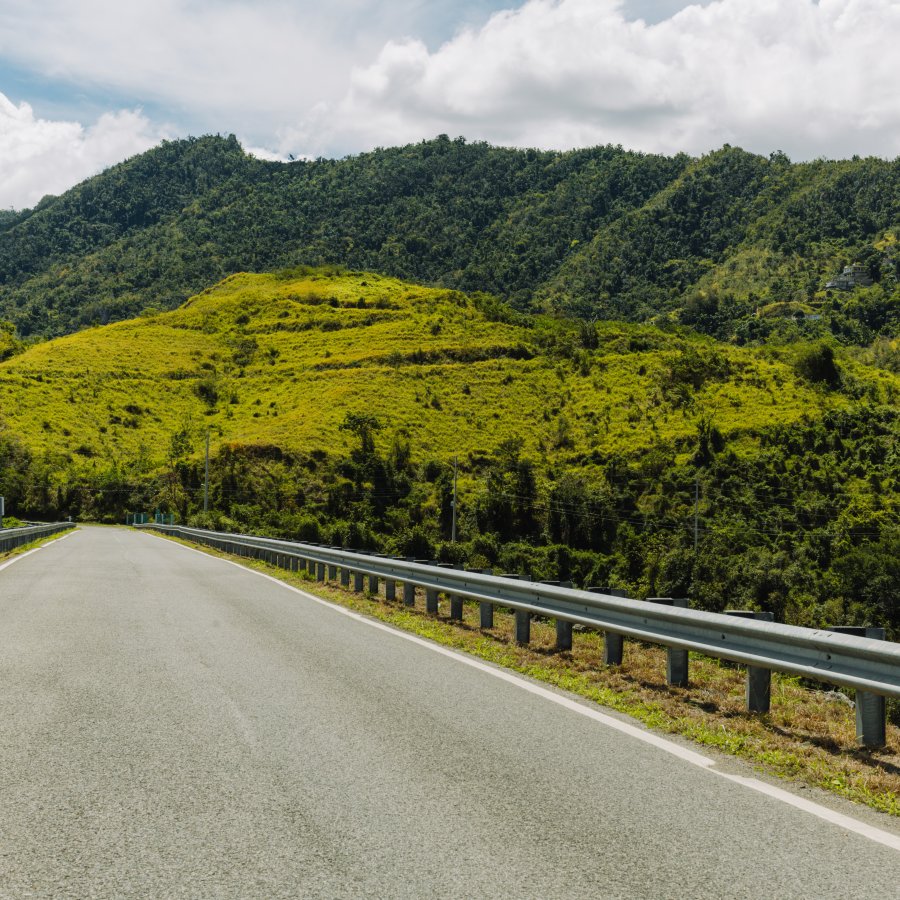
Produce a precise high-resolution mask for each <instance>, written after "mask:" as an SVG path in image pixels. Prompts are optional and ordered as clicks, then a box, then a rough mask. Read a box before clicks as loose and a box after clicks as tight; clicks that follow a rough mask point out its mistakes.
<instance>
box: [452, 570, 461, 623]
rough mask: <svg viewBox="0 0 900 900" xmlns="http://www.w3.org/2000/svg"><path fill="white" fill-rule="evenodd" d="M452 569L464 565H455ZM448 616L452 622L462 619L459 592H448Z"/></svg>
mask: <svg viewBox="0 0 900 900" xmlns="http://www.w3.org/2000/svg"><path fill="white" fill-rule="evenodd" d="M453 568H454V569H463V568H465V567H464V566H460V565H455V566H454V567H453ZM450 618H451V619H452V620H453V621H454V622H462V620H463V599H462V597H460V595H459V594H450Z"/></svg>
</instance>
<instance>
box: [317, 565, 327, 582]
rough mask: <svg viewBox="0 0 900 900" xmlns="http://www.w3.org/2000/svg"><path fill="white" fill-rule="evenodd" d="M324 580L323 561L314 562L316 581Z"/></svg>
mask: <svg viewBox="0 0 900 900" xmlns="http://www.w3.org/2000/svg"><path fill="white" fill-rule="evenodd" d="M324 580H325V563H323V562H320V563H316V581H324Z"/></svg>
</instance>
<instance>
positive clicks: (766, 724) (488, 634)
mask: <svg viewBox="0 0 900 900" xmlns="http://www.w3.org/2000/svg"><path fill="white" fill-rule="evenodd" d="M172 540H178V541H179V543H189V542H187V541H181V540H179V539H177V538H172ZM191 546H195V545H193V544H191ZM199 549H202V550H203V552H205V553H209V554H211V555H214V556H220V557H228V558H233V559H236V560H237V561H238V562H240V563H241V564H242V565H246V566H248V567H250V568H254V569H259V570H261V571H264V572H266V573H267V574H270V575H273V576H275V577H276V578H279V579H281V580H283V581H285V582H287V583H289V584H293V585H296V586H299V587H302V588H303V589H304V590H307V591H309V592H311V593H314V594H317V595H318V596H321V597H324V598H325V599H327V600H330V601H332V602H334V603H337V604H339V605H341V606H345V607H348V608H350V609H354V610H356V611H358V612H361V613H363V614H364V615H367V616H371V617H373V618H376V619H379V620H381V621H383V622H387V623H389V624H391V625H393V626H395V627H398V628H401V629H403V630H405V631H410V632H413V633H415V634H418V635H421V636H422V637H426V638H429V639H430V640H433V641H436V642H437V643H440V644H444V645H447V646H450V647H454V648H456V649H459V650H462V651H464V652H466V653H471V654H473V655H475V656H478V657H481V658H482V659H485V660H488V661H490V662H492V663H495V664H497V665H500V666H504V667H506V668H509V669H512V670H514V671H517V672H521V673H522V674H524V675H527V676H528V677H531V678H534V679H536V680H538V681H543V682H546V683H549V684H552V685H555V686H556V687H559V688H562V689H564V690H567V691H571V692H572V693H575V694H578V695H580V696H582V697H585V698H587V699H588V700H593V701H595V702H596V703H599V704H601V705H603V706H606V707H608V708H611V709H615V710H617V711H619V712H622V713H625V714H627V715H630V716H633V717H634V718H636V719H638V720H640V721H641V722H643V723H645V724H646V725H648V726H649V727H652V728H656V729H660V730H662V731H667V732H669V733H672V734H678V735H681V736H683V737H686V738H689V739H690V740H692V741H696V742H697V743H699V744H701V745H704V746H707V747H712V748H715V749H716V750H718V751H721V752H723V753H727V754H730V755H733V756H738V757H741V758H743V759H745V760H747V761H748V762H750V763H751V764H753V765H754V766H755V767H756V768H757V769H758V770H760V771H762V772H765V773H768V774H770V775H775V776H778V777H782V778H788V779H792V780H796V781H800V782H804V783H806V784H810V785H814V786H816V787H820V788H823V789H825V790H827V791H830V792H832V793H835V794H839V795H841V796H843V797H846V798H848V799H850V800H853V801H856V802H859V803H865V804H867V805H869V806H872V807H874V808H875V809H878V810H880V811H882V812H885V813H888V814H890V815H893V816H900V730H898V729H897V728H896V727H895V726H893V725H890V724H889V725H888V728H887V746H886V747H885V748H884V749H882V750H878V751H868V750H864V749H862V748H860V747H859V746H858V745H857V742H856V727H855V716H854V712H853V709H852V708H851V707H850V706H849V705H848V704H846V703H844V702H840V699H841V698H840V695H838V694H836V693H835V692H831V691H829V690H828V688H827V686H826V685H820V688H821V690H816V689H811V688H810V687H807V686H804V685H803V684H801V682H800V679H798V678H796V677H793V676H786V675H781V674H779V673H777V672H776V673H773V676H772V708H771V711H770V712H769V713H768V714H766V715H759V714H750V713H747V712H746V709H745V706H744V702H745V701H744V678H745V674H744V670H743V669H742V668H740V667H738V666H735V665H731V664H728V663H722V662H720V661H718V660H715V659H711V658H709V657H706V656H702V655H700V654H694V653H692V654H690V686H689V687H687V688H679V687H672V686H669V685H667V684H666V680H665V671H666V657H665V650H664V649H663V648H661V647H656V646H651V645H647V644H642V643H637V642H630V641H629V642H626V649H625V657H624V661H623V665H622V666H606V665H604V664H603V662H602V654H603V637H602V635H600V634H597V633H593V632H585V633H576V634H575V635H574V641H573V647H572V651H571V652H557V651H556V650H555V648H554V645H555V640H556V629H555V626H554V625H553V623H552V622H544V621H540V620H535V621H534V622H533V623H532V627H531V642H530V644H529V645H528V646H522V645H519V644H517V643H516V640H515V627H514V622H513V617H512V616H511V615H508V614H503V613H500V612H498V613H497V614H496V615H495V619H494V622H495V627H494V628H493V629H490V630H487V631H486V630H482V629H481V628H480V627H479V610H478V604H477V603H468V602H467V603H465V604H464V607H463V621H462V622H461V623H455V622H451V621H450V620H449V619H448V618H447V615H446V613H447V605H446V604H445V603H442V604H441V613H440V615H438V616H433V615H429V614H427V613H426V612H425V608H424V607H425V603H424V597H423V596H421V592H419V596H417V599H416V606H415V607H414V608H409V607H406V606H404V605H402V604H401V603H400V602H393V603H388V602H386V601H385V598H384V594H383V590H382V592H381V593H380V594H379V595H377V596H373V595H371V594H368V593H367V594H356V593H354V592H353V591H351V590H348V589H344V588H341V587H339V586H338V585H337V584H322V583H319V582H316V581H314V580H313V579H312V577H311V576H309V575H307V574H306V573H290V572H285V571H284V570H282V569H277V568H275V567H274V566H271V565H269V564H267V563H264V562H261V561H258V560H245V559H243V558H240V557H229V554H225V553H222V552H221V551H218V550H215V549H211V548H208V547H200V548H199Z"/></svg>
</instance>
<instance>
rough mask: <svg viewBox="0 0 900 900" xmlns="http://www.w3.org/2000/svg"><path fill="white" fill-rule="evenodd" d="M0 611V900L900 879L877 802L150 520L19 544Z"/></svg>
mask: <svg viewBox="0 0 900 900" xmlns="http://www.w3.org/2000/svg"><path fill="white" fill-rule="evenodd" d="M0 623H2V624H0V896H2V897H15V898H20V897H77V898H85V897H244V898H246V897H262V898H270V897H361V896H366V897H379V898H386V897H511V898H525V897H535V898H554V897H603V898H637V897H640V898H645V897H652V898H663V897H672V898H679V900H683V898H701V897H716V898H721V897H729V898H738V897H778V898H789V897H814V898H826V897H835V898H849V897H861V898H876V897H885V898H886V897H895V896H897V895H898V890H900V888H898V885H900V849H898V848H900V837H898V835H900V829H897V828H896V826H895V823H894V822H893V820H887V819H886V818H885V817H880V816H877V814H875V813H872V812H870V811H867V810H861V811H860V812H859V813H858V816H857V818H858V819H859V824H858V827H857V826H855V825H853V824H852V823H851V824H850V825H849V826H847V823H846V822H844V824H843V825H842V824H834V823H833V822H829V821H826V820H825V819H823V818H822V815H821V814H813V813H811V812H809V811H806V810H804V809H800V808H797V806H795V805H792V804H791V803H789V802H783V801H784V798H783V797H781V798H779V796H771V795H768V794H765V793H761V792H760V791H759V790H757V789H752V788H751V787H748V786H747V785H745V784H743V783H741V782H740V781H739V780H734V777H735V776H736V777H738V778H739V777H741V776H752V775H753V773H752V772H750V771H749V770H747V769H743V768H741V767H740V765H739V764H738V763H737V762H733V761H725V762H722V761H718V762H715V761H714V764H712V763H710V762H709V761H707V762H706V763H704V762H703V760H702V758H701V757H699V755H698V754H697V753H696V752H694V751H692V750H691V749H690V748H687V746H686V745H684V744H677V743H670V742H669V741H668V740H667V739H660V738H656V739H655V740H657V741H658V745H657V744H654V743H653V740H654V738H652V737H651V738H650V739H649V742H648V740H647V739H644V738H643V737H642V735H643V734H645V733H644V732H643V731H642V730H641V729H639V728H637V727H634V728H632V731H633V732H634V733H631V732H630V731H629V730H628V729H629V728H630V727H631V726H625V730H624V731H623V730H622V729H621V728H620V727H616V725H617V724H618V722H619V720H618V719H612V718H606V717H605V716H604V714H603V713H602V712H601V711H600V710H599V708H598V707H592V706H591V705H590V704H587V703H582V702H581V701H576V702H573V700H572V698H568V697H566V695H562V694H557V693H554V692H552V691H549V690H547V689H542V688H536V687H533V686H531V685H530V683H528V682H524V681H523V680H521V679H518V678H516V677H510V678H508V679H506V678H503V677H498V676H497V674H495V673H496V672H497V671H498V670H493V669H492V668H491V667H490V666H487V665H485V664H482V663H476V664H474V665H473V664H467V663H466V662H464V661H461V660H460V659H459V658H457V657H456V656H454V655H453V654H451V653H447V652H446V651H442V650H439V649H435V648H434V647H432V646H430V645H428V644H427V643H426V642H423V641H421V640H417V639H410V638H409V637H404V636H402V635H399V634H397V633H396V632H393V631H392V630H391V629H389V628H386V627H385V626H380V625H373V624H372V623H370V622H367V621H363V620H361V619H360V618H359V617H354V616H352V615H348V614H346V613H345V612H341V611H340V610H338V609H337V608H335V607H332V606H330V605H328V604H325V603H323V602H321V601H319V602H317V601H316V600H314V599H312V598H309V597H306V596H304V595H302V594H301V593H299V592H297V591H295V590H292V589H290V588H287V587H285V586H281V585H280V584H279V583H277V582H275V581H274V580H271V579H266V578H264V577H261V576H260V575H258V574H255V573H252V572H249V571H247V570H245V569H242V568H241V567H239V566H236V565H234V564H230V563H228V562H225V561H222V560H217V559H213V558H211V557H208V556H206V555H204V554H202V553H199V552H197V551H194V550H190V549H187V548H185V547H182V546H179V545H177V544H175V543H172V542H169V541H166V540H163V539H161V538H158V537H155V536H153V535H150V534H146V533H137V532H133V531H128V530H124V529H113V528H83V529H80V530H79V531H77V532H75V533H74V534H71V535H70V536H68V537H66V538H64V539H62V540H60V541H58V542H54V543H52V544H49V545H47V546H46V547H45V548H43V549H41V550H39V551H37V552H35V553H32V554H31V555H29V556H27V557H25V558H22V559H19V560H18V561H16V562H15V563H14V564H13V565H10V566H8V567H6V568H4V569H3V570H2V571H0ZM530 687H531V689H529V688H530ZM580 711H587V712H588V714H587V715H585V714H581V712H580ZM723 771H724V772H725V773H726V775H730V776H732V777H725V776H723V774H722V772H723ZM757 784H759V782H757ZM774 793H775V794H776V795H777V794H778V789H777V788H775V791H774ZM797 793H798V794H802V795H803V796H805V797H807V798H808V799H810V800H812V799H816V800H818V801H819V802H822V801H821V798H820V797H819V795H818V794H817V793H816V792H813V791H804V792H797ZM791 796H793V795H791ZM798 802H800V803H801V804H802V803H803V802H805V801H804V800H803V799H801V800H799V801H798ZM824 802H825V803H826V805H831V806H832V807H834V808H839V811H840V810H841V809H843V810H844V811H846V810H847V809H848V808H849V805H847V806H841V805H840V801H838V800H834V801H830V800H825V801H824ZM817 809H818V807H817ZM826 812H827V810H826ZM841 821H842V820H841ZM873 826H874V827H875V828H878V829H881V831H880V832H876V831H873V830H869V829H872V827H873ZM879 835H880V837H879ZM892 840H893V841H894V842H895V843H894V845H893V846H890V843H891V841H892Z"/></svg>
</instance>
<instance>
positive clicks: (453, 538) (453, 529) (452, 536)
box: [450, 456, 461, 618]
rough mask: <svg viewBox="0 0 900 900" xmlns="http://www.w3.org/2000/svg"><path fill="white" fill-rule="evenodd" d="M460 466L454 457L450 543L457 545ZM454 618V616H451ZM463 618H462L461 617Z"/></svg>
mask: <svg viewBox="0 0 900 900" xmlns="http://www.w3.org/2000/svg"><path fill="white" fill-rule="evenodd" d="M458 464H459V457H456V456H454V457H453V525H452V527H451V529H450V541H451V543H454V544H455V543H456V475H457V469H458ZM451 618H452V614H451ZM460 618H461V617H460Z"/></svg>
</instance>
